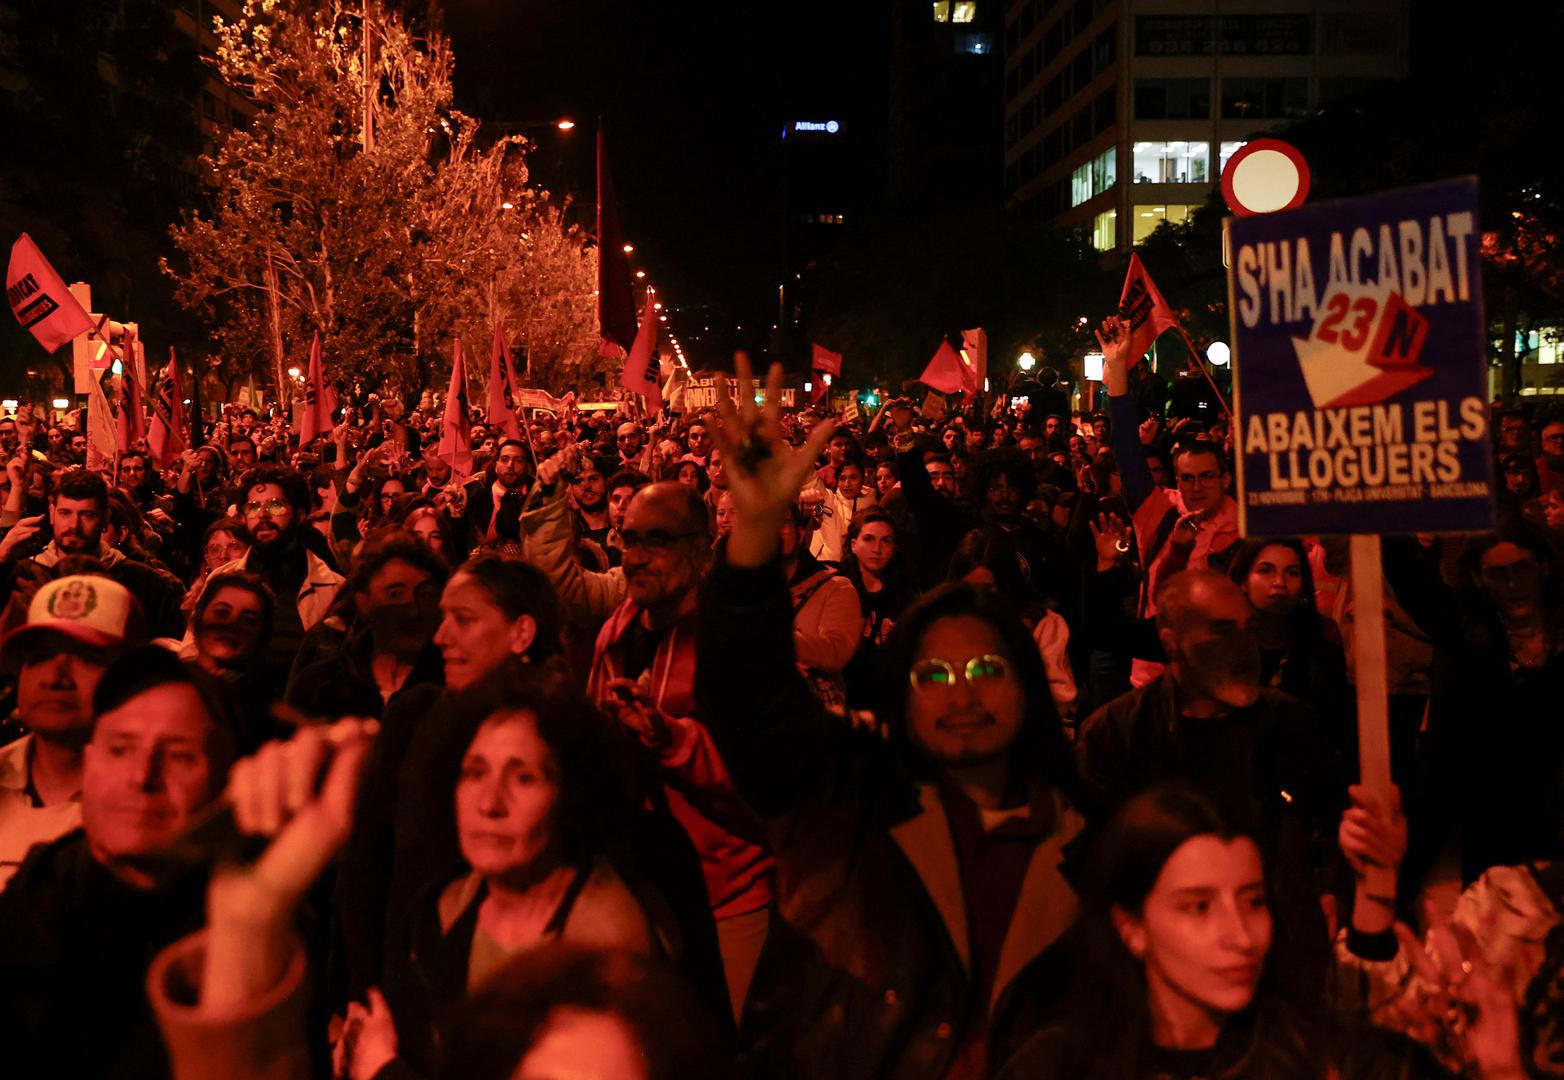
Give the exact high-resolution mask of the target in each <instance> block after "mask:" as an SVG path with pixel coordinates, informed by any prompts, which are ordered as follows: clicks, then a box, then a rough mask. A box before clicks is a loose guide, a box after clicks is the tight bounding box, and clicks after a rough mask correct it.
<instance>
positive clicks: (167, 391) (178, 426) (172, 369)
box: [147, 346, 185, 469]
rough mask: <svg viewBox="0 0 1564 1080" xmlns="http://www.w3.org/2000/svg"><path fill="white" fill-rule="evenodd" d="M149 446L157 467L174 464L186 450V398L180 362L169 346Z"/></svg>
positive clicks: (158, 389) (153, 410) (154, 400)
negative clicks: (180, 385)
mask: <svg viewBox="0 0 1564 1080" xmlns="http://www.w3.org/2000/svg"><path fill="white" fill-rule="evenodd" d="M147 447H148V449H150V450H151V451H152V457H153V458H154V459H155V460H156V461H157V463H158V467H159V468H162V469H167V468H169V467H171V466H172V465H173V464H174V463H175V462H176V461H178V460H179V456H180V455H181V454H183V453H184V452H185V399H184V395H183V394H182V393H181V392H180V389H179V364H178V362H177V361H176V360H175V359H174V350H173V347H172V346H170V347H169V350H168V367H166V368H164V369H163V377H162V378H161V379H159V380H158V387H157V396H156V397H154V398H153V399H152V428H151V430H150V431H149V432H148V433H147Z"/></svg>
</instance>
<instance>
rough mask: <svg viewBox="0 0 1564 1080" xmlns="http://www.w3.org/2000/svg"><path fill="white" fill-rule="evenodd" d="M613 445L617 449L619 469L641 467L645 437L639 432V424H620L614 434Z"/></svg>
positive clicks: (627, 422) (626, 422)
mask: <svg viewBox="0 0 1564 1080" xmlns="http://www.w3.org/2000/svg"><path fill="white" fill-rule="evenodd" d="M614 443H615V445H617V446H618V447H619V467H620V468H621V469H639V468H640V467H641V450H642V448H643V447H644V446H645V445H646V435H645V433H644V432H642V431H641V426H640V425H639V424H637V423H635V422H634V421H633V420H626V421H625V422H624V423H622V424H620V425H619V430H618V431H617V432H615V434H614Z"/></svg>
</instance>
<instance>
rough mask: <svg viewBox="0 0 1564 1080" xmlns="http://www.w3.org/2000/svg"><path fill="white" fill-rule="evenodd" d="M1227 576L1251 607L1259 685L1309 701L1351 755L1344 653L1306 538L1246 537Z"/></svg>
mask: <svg viewBox="0 0 1564 1080" xmlns="http://www.w3.org/2000/svg"><path fill="white" fill-rule="evenodd" d="M1228 576H1229V577H1231V578H1232V579H1233V581H1234V582H1236V583H1237V585H1238V587H1239V588H1240V589H1242V590H1243V593H1244V598H1245V599H1246V600H1248V601H1249V606H1250V607H1251V608H1253V609H1254V613H1255V621H1254V627H1253V629H1254V633H1255V636H1256V638H1257V639H1258V640H1259V643H1260V681H1261V685H1264V686H1269V687H1271V688H1273V689H1276V690H1285V691H1286V692H1287V693H1289V694H1291V695H1292V696H1293V697H1295V698H1298V699H1299V700H1301V701H1303V702H1306V703H1307V704H1308V705H1310V706H1312V707H1313V709H1314V715H1315V716H1316V717H1317V718H1318V719H1319V721H1320V724H1321V725H1322V726H1323V727H1324V729H1325V733H1326V735H1327V736H1328V737H1329V738H1330V739H1331V741H1332V742H1333V743H1335V745H1336V749H1337V751H1338V752H1340V753H1342V754H1343V755H1345V756H1346V758H1347V760H1351V758H1352V754H1353V753H1354V752H1355V750H1356V747H1357V707H1356V701H1355V699H1354V698H1353V697H1352V696H1351V693H1350V689H1351V688H1350V686H1349V685H1348V683H1347V659H1346V656H1345V654H1344V653H1343V652H1342V649H1341V646H1340V645H1338V644H1337V643H1336V642H1334V641H1332V640H1330V639H1329V638H1327V637H1326V633H1325V623H1326V620H1325V619H1324V618H1323V617H1322V616H1321V615H1320V612H1319V608H1318V607H1317V606H1316V605H1315V598H1314V570H1313V568H1312V567H1311V566H1310V564H1309V553H1308V551H1307V549H1305V548H1304V546H1303V542H1302V541H1301V540H1297V539H1292V538H1288V539H1277V540H1264V539H1249V540H1244V541H1242V542H1241V543H1240V544H1239V545H1238V548H1237V551H1236V554H1234V556H1233V562H1232V565H1231V566H1230V567H1228ZM1411 749H1412V747H1411V746H1410V745H1407V746H1406V750H1407V751H1410V750H1411Z"/></svg>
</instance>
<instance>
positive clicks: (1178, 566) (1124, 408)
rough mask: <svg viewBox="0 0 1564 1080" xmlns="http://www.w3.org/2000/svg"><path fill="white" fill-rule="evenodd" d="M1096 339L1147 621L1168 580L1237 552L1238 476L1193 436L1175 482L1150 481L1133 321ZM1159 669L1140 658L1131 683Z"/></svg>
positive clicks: (1176, 463) (1176, 460) (1213, 448)
mask: <svg viewBox="0 0 1564 1080" xmlns="http://www.w3.org/2000/svg"><path fill="white" fill-rule="evenodd" d="M1097 342H1098V345H1099V347H1100V348H1101V349H1102V353H1103V376H1102V377H1103V385H1104V386H1105V387H1106V388H1107V391H1108V413H1109V416H1110V418H1111V421H1112V423H1111V425H1110V432H1111V434H1112V438H1113V452H1114V456H1115V457H1116V458H1117V460H1118V466H1119V477H1120V480H1121V481H1122V482H1123V487H1124V501H1125V502H1126V503H1127V504H1128V505H1129V507H1130V511H1131V513H1132V514H1133V515H1134V520H1135V541H1136V543H1137V544H1138V545H1139V547H1140V564H1141V566H1142V567H1143V568H1144V569H1145V579H1144V583H1143V586H1142V588H1141V592H1140V600H1139V605H1138V606H1139V611H1140V615H1141V616H1142V617H1143V618H1149V617H1151V616H1152V615H1155V614H1156V610H1157V608H1156V596H1157V593H1158V591H1159V589H1160V588H1161V586H1162V584H1163V583H1164V582H1166V581H1167V580H1168V579H1169V578H1170V577H1172V576H1173V575H1174V574H1176V573H1178V572H1179V571H1180V570H1183V569H1185V568H1186V567H1192V568H1204V567H1214V568H1216V569H1222V568H1223V567H1224V566H1225V565H1226V559H1227V558H1228V557H1230V556H1231V554H1232V552H1233V550H1235V546H1236V545H1237V543H1238V541H1239V535H1238V504H1237V503H1236V502H1234V501H1233V497H1232V495H1230V494H1229V491H1230V490H1231V488H1232V483H1233V476H1232V472H1231V470H1230V469H1229V468H1228V463H1227V457H1226V455H1225V454H1223V453H1222V450H1221V448H1220V447H1219V446H1217V445H1216V444H1215V443H1210V442H1199V441H1196V442H1189V443H1184V444H1183V445H1181V446H1179V447H1178V448H1177V449H1176V450H1175V451H1174V453H1173V477H1174V480H1175V481H1176V483H1177V487H1175V488H1173V489H1171V490H1170V489H1168V488H1164V487H1160V486H1158V485H1157V484H1155V483H1153V482H1152V478H1151V472H1150V470H1149V469H1148V468H1147V467H1146V453H1145V450H1144V449H1143V448H1142V447H1141V444H1140V439H1139V438H1138V436H1137V428H1136V419H1135V404H1134V398H1133V397H1132V396H1131V393H1130V366H1131V365H1132V364H1133V363H1135V362H1136V361H1137V360H1138V359H1139V358H1138V357H1134V356H1131V355H1130V354H1129V353H1130V329H1129V326H1128V324H1126V323H1125V322H1124V320H1123V319H1121V318H1119V317H1118V316H1116V315H1110V316H1109V317H1108V318H1106V319H1104V320H1103V323H1102V328H1101V329H1100V330H1098V331H1097ZM1161 670H1162V665H1161V664H1158V663H1154V662H1152V661H1149V660H1143V659H1140V658H1136V660H1135V662H1134V664H1133V666H1132V668H1131V671H1130V683H1131V685H1133V686H1145V685H1146V684H1148V683H1150V682H1151V681H1152V680H1153V679H1155V678H1156V677H1157V675H1158V674H1160V673H1161Z"/></svg>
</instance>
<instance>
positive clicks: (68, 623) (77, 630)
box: [0, 574, 147, 659]
mask: <svg viewBox="0 0 1564 1080" xmlns="http://www.w3.org/2000/svg"><path fill="white" fill-rule="evenodd" d="M46 633H56V634H63V635H65V636H66V637H68V638H71V639H73V640H75V641H79V642H81V643H82V644H83V645H89V646H92V647H94V648H99V649H111V648H128V647H131V646H135V645H140V644H142V643H144V642H145V641H146V638H147V631H146V619H145V617H144V616H143V615H142V612H141V604H140V603H138V602H137V600H136V598H135V597H134V596H132V595H131V594H130V590H128V589H126V588H125V586H123V585H121V584H120V583H119V582H117V581H112V580H110V579H109V578H106V577H99V576H97V575H95V574H72V575H70V576H69V577H62V578H56V579H55V580H53V581H48V582H45V583H44V584H43V585H41V586H40V587H39V589H38V592H37V594H36V595H35V596H34V597H33V602H32V603H31V604H30V605H28V608H27V623H26V624H25V625H23V626H19V627H17V628H16V629H15V630H12V631H11V632H10V633H9V634H7V635H6V637H5V641H4V642H3V643H0V651H3V652H4V653H5V654H7V659H9V656H10V654H11V653H13V652H14V651H15V650H16V649H17V648H18V647H25V646H26V645H27V643H28V642H29V641H30V640H32V639H35V638H38V637H41V636H43V635H44V634H46Z"/></svg>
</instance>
